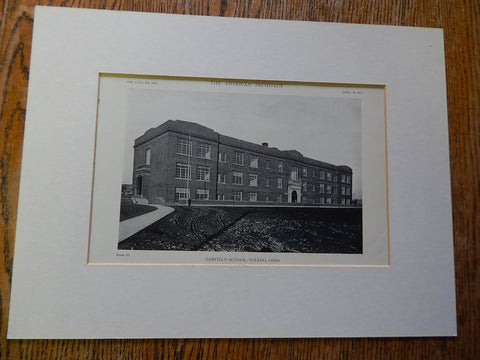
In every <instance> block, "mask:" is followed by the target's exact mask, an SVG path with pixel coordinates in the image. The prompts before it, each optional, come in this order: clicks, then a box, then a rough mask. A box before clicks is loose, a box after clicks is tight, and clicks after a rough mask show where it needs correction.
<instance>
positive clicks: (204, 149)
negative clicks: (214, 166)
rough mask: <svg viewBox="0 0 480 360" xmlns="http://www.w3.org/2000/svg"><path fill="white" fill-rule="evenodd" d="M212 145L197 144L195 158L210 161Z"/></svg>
mask: <svg viewBox="0 0 480 360" xmlns="http://www.w3.org/2000/svg"><path fill="white" fill-rule="evenodd" d="M211 153H212V145H210V144H205V143H198V147H197V156H198V157H199V158H202V159H211Z"/></svg>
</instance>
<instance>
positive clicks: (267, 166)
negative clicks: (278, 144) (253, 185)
mask: <svg viewBox="0 0 480 360" xmlns="http://www.w3.org/2000/svg"><path fill="white" fill-rule="evenodd" d="M265 167H266V168H267V169H270V160H267V164H266V165H265Z"/></svg>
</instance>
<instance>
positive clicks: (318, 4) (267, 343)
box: [0, 0, 480, 360]
mask: <svg viewBox="0 0 480 360" xmlns="http://www.w3.org/2000/svg"><path fill="white" fill-rule="evenodd" d="M37 4H39V5H55V6H70V7H86V8H99V9H116V10H134V11H151V12H164V13H179V14H197V15H217V16H230V17H252V18H265V19H291V20H308V21H328V22H345V23H366V24H388V25H406V26H422V27H442V28H443V29H444V31H445V52H446V65H447V89H448V114H449V131H450V156H451V160H450V164H451V176H452V199H453V221H454V238H455V266H456V288H457V311H458V332H459V335H458V337H457V338H446V339H444V338H441V339H437V338H426V339H425V338H423V339H246V340H241V339H233V340H218V339H198V340H55V341H53V340H42V341H30V340H24V341H18V340H16V341H6V340H5V336H6V326H7V316H8V308H9V294H10V279H11V271H12V258H13V245H14V233H15V218H16V212H17V198H18V181H19V175H20V160H21V152H22V151H21V148H22V137H23V126H24V119H25V108H26V96H27V85H28V71H29V57H30V46H31V34H32V25H33V7H34V5H37ZM0 7H1V11H2V13H1V17H0V54H1V55H0V89H1V92H0V104H1V107H0V133H1V135H0V136H1V138H0V139H1V142H0V144H1V146H2V153H1V160H0V161H1V162H0V166H1V168H0V171H1V183H0V197H1V205H2V207H1V219H0V226H1V229H0V231H1V233H2V234H3V241H2V242H1V243H0V250H1V251H2V252H3V258H4V260H3V262H2V263H1V264H0V276H1V283H0V305H1V306H0V358H1V359H12V360H13V359H350V358H351V359H477V358H480V346H479V340H478V339H479V336H480V333H479V328H480V326H479V324H480V312H479V309H480V287H479V260H480V258H479V246H480V245H479V241H480V238H479V235H480V211H479V205H478V204H479V203H480V179H479V163H480V157H479V148H480V147H479V141H480V120H479V119H480V99H479V94H480V92H479V86H480V85H479V84H480V79H479V72H480V62H479V60H478V58H479V50H480V49H479V46H480V42H479V37H480V27H479V21H480V20H479V19H480V2H479V1H478V0H464V1H448V0H442V1H440V0H425V1H413V0H412V1H408V0H403V1H400V0H385V1H373V0H372V1H368V0H345V1H342V0H325V1H314V0H307V1H302V0H291V1H288V0H279V1H275V0H263V1H261V0H232V1H229V0H176V1H175V0H171V1H166V0H151V1H140V0H102V1H99V0H85V1H82V0H79V1H70V0H66V1H63V0H51V1H33V0H18V1H14V0H1V1H0ZM432 205H433V204H432Z"/></svg>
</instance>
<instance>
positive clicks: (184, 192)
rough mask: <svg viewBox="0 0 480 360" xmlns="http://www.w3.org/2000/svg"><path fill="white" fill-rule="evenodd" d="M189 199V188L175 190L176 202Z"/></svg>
mask: <svg viewBox="0 0 480 360" xmlns="http://www.w3.org/2000/svg"><path fill="white" fill-rule="evenodd" d="M187 199H188V189H187V188H175V202H178V201H179V200H187Z"/></svg>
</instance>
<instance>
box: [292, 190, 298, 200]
mask: <svg viewBox="0 0 480 360" xmlns="http://www.w3.org/2000/svg"><path fill="white" fill-rule="evenodd" d="M296 202H297V191H296V190H293V191H292V203H296Z"/></svg>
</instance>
